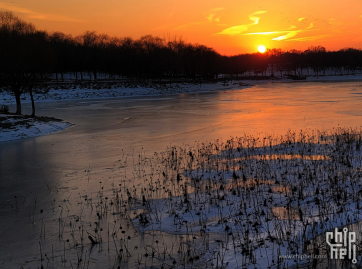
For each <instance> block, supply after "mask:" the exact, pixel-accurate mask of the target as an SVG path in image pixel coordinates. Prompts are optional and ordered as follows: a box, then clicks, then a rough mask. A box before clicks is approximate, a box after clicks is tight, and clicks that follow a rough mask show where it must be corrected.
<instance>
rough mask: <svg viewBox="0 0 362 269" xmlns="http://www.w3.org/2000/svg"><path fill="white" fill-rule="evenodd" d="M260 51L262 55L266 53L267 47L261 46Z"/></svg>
mask: <svg viewBox="0 0 362 269" xmlns="http://www.w3.org/2000/svg"><path fill="white" fill-rule="evenodd" d="M258 51H259V52H260V53H264V52H265V51H266V48H265V46H263V45H260V46H259V47H258Z"/></svg>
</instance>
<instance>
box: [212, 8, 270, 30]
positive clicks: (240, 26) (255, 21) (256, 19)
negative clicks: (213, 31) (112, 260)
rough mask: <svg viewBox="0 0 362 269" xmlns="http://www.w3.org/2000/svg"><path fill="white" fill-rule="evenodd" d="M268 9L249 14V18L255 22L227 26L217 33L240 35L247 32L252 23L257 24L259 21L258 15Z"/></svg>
mask: <svg viewBox="0 0 362 269" xmlns="http://www.w3.org/2000/svg"><path fill="white" fill-rule="evenodd" d="M265 12H266V10H261V11H256V12H254V13H252V14H250V15H249V20H251V21H253V23H250V24H242V25H237V26H232V27H229V28H226V29H224V30H222V31H221V32H219V33H217V34H218V35H230V36H234V35H238V34H241V33H243V32H246V31H247V30H248V29H249V27H250V26H252V25H256V24H258V23H259V20H260V17H259V16H256V15H260V14H263V13H265Z"/></svg>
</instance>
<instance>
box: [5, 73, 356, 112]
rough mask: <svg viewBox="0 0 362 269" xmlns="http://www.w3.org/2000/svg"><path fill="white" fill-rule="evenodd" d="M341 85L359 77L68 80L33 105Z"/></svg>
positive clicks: (26, 98)
mask: <svg viewBox="0 0 362 269" xmlns="http://www.w3.org/2000/svg"><path fill="white" fill-rule="evenodd" d="M338 81H339V82H342V81H362V74H354V75H343V76H342V75H326V76H307V77H306V79H305V80H292V79H290V78H289V79H288V78H275V79H273V80H265V79H260V80H229V81H228V82H226V83H222V82H218V83H203V84H193V83H172V84H167V85H165V84H164V85H159V84H153V83H142V84H139V83H116V82H89V83H87V84H80V85H77V84H74V83H73V82H72V81H71V80H66V81H65V82H64V83H59V84H54V85H52V86H49V87H48V89H49V91H48V92H47V93H46V94H38V95H35V97H34V99H35V101H38V102H39V101H41V102H42V101H61V100H79V99H102V98H120V97H135V96H160V95H171V94H187V93H199V92H218V91H225V90H232V89H242V88H246V87H251V86H253V85H254V84H261V83H270V82H273V83H278V82H338ZM22 103H30V96H29V95H28V94H23V95H22ZM10 104H15V98H14V97H13V96H12V95H11V94H10V93H8V92H5V91H1V90H0V105H10Z"/></svg>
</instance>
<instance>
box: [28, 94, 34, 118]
mask: <svg viewBox="0 0 362 269" xmlns="http://www.w3.org/2000/svg"><path fill="white" fill-rule="evenodd" d="M29 94H30V99H31V116H32V117H35V102H34V96H33V90H31V89H30V90H29Z"/></svg>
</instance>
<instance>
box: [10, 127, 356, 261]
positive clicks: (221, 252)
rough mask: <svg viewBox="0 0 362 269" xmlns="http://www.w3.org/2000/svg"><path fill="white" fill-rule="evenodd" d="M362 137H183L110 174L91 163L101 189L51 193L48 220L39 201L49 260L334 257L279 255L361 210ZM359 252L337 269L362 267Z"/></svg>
mask: <svg viewBox="0 0 362 269" xmlns="http://www.w3.org/2000/svg"><path fill="white" fill-rule="evenodd" d="M361 141H362V133H361V130H360V129H343V128H336V129H333V130H330V131H326V132H321V131H306V132H304V131H300V132H291V131H290V132H288V133H286V134H285V135H283V136H274V135H264V136H263V135H260V136H258V137H254V136H250V135H244V136H242V137H234V138H230V139H228V140H226V141H221V140H216V141H212V142H208V143H195V144H194V145H183V146H181V147H177V146H174V147H169V148H167V149H166V150H165V151H164V152H160V153H155V154H154V155H153V157H149V156H147V154H146V153H145V152H144V151H143V150H142V151H141V152H140V153H139V154H136V153H135V152H134V151H133V152H132V154H130V155H126V154H124V153H123V152H122V155H121V157H120V159H119V160H118V162H117V166H116V167H114V171H115V173H116V175H115V176H114V177H112V178H109V179H105V180H102V181H99V179H98V177H97V176H96V175H95V173H94V172H93V171H92V169H91V167H90V166H89V168H88V169H86V170H85V171H84V173H85V176H84V179H85V181H86V182H88V183H89V182H97V183H95V184H93V185H92V186H97V187H93V188H92V190H89V193H84V194H80V193H79V194H78V195H73V196H71V195H69V196H68V195H63V197H65V198H63V199H62V200H59V201H56V202H55V201H52V202H51V208H52V209H53V210H52V211H53V213H52V214H53V215H55V214H57V215H56V216H57V217H55V218H56V219H57V221H56V222H54V221H53V222H51V221H50V220H51V217H50V218H49V220H44V222H43V221H41V222H40V213H38V211H39V210H38V209H37V200H36V199H34V200H33V202H32V204H31V206H29V219H30V223H31V224H32V225H34V226H39V227H40V228H39V229H40V231H41V232H40V235H39V239H40V241H39V247H40V254H39V265H38V267H39V266H43V267H44V268H61V267H64V268H97V266H98V267H99V263H100V262H101V260H102V259H103V260H106V261H107V264H108V265H107V266H108V267H109V268H322V267H323V266H324V267H325V265H326V264H327V265H328V266H330V265H331V262H330V260H328V259H327V260H325V261H323V260H297V259H288V260H287V259H281V258H280V255H295V254H299V255H300V254H306V253H309V254H310V253H312V254H317V253H319V254H322V253H327V252H328V250H327V249H326V245H325V244H323V243H322V241H323V240H322V239H320V240H319V239H318V238H323V236H324V233H325V232H327V231H331V230H333V229H334V228H335V227H341V226H345V225H350V224H352V223H358V221H360V220H361V219H362V215H361V214H362V212H361V208H362V203H361V201H360V200H361V198H362V181H361V179H362V170H361V165H362V164H361V161H362V152H361ZM47 187H48V190H49V192H54V191H55V190H53V189H54V188H51V187H50V186H47ZM58 191H59V190H58ZM15 202H16V205H15V206H14V208H16V209H17V210H19V208H20V209H21V208H22V207H24V205H23V206H20V205H19V204H18V201H17V199H15ZM57 205H58V206H57ZM42 217H43V218H44V216H42ZM53 218H54V217H53ZM56 224H57V225H56ZM56 226H57V227H56ZM354 229H355V230H356V231H358V232H360V230H359V229H358V225H357V226H355V228H354ZM54 231H57V232H54ZM54 234H57V236H56V237H57V238H58V242H55V241H54ZM50 245H51V248H50ZM53 246H54V248H53ZM357 251H358V253H359V254H358V255H360V253H361V241H360V238H359V242H358V243H357ZM360 260H361V259H360V257H359V259H358V261H359V262H358V263H357V265H353V266H352V265H351V263H350V262H348V261H344V262H343V263H341V262H335V265H334V268H342V267H343V266H344V267H343V268H349V267H351V268H352V267H353V268H360V267H361V261H360ZM318 266H319V267H318ZM108 267H107V268H108ZM324 267H323V268H324ZM331 268H332V267H331Z"/></svg>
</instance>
